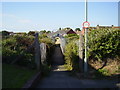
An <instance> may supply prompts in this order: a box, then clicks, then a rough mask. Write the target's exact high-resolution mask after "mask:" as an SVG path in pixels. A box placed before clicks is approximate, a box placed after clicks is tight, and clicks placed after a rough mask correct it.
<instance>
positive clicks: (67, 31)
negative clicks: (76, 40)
mask: <svg viewBox="0 0 120 90" xmlns="http://www.w3.org/2000/svg"><path fill="white" fill-rule="evenodd" d="M68 34H76V32H74V31H73V30H72V29H67V30H58V31H56V32H52V33H49V34H48V37H50V38H54V37H56V36H57V37H63V36H66V35H68Z"/></svg>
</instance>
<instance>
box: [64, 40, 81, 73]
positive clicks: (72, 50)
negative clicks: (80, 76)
mask: <svg viewBox="0 0 120 90" xmlns="http://www.w3.org/2000/svg"><path fill="white" fill-rule="evenodd" d="M64 56H65V63H66V65H65V66H66V67H67V69H69V70H73V71H78V68H79V58H78V46H77V44H76V43H75V42H74V41H71V42H69V43H68V44H67V45H66V47H65V53H64Z"/></svg>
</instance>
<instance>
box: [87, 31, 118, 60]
mask: <svg viewBox="0 0 120 90" xmlns="http://www.w3.org/2000/svg"><path fill="white" fill-rule="evenodd" d="M88 46H89V53H88V56H89V57H91V58H94V59H95V58H96V59H98V60H100V59H101V60H103V59H105V58H112V57H115V56H120V52H119V51H120V30H119V29H100V30H92V31H91V32H89V34H88Z"/></svg>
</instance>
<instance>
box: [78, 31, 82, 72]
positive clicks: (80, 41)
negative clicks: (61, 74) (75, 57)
mask: <svg viewBox="0 0 120 90" xmlns="http://www.w3.org/2000/svg"><path fill="white" fill-rule="evenodd" d="M79 67H80V72H81V73H82V72H83V35H82V34H81V33H80V37H79Z"/></svg>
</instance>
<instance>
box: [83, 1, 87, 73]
mask: <svg viewBox="0 0 120 90" xmlns="http://www.w3.org/2000/svg"><path fill="white" fill-rule="evenodd" d="M87 6H88V5H87V0H85V21H86V22H87V21H88V20H87V19H88V17H87V14H88V13H87ZM87 30H88V28H85V58H84V73H87V71H88V65H87Z"/></svg>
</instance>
